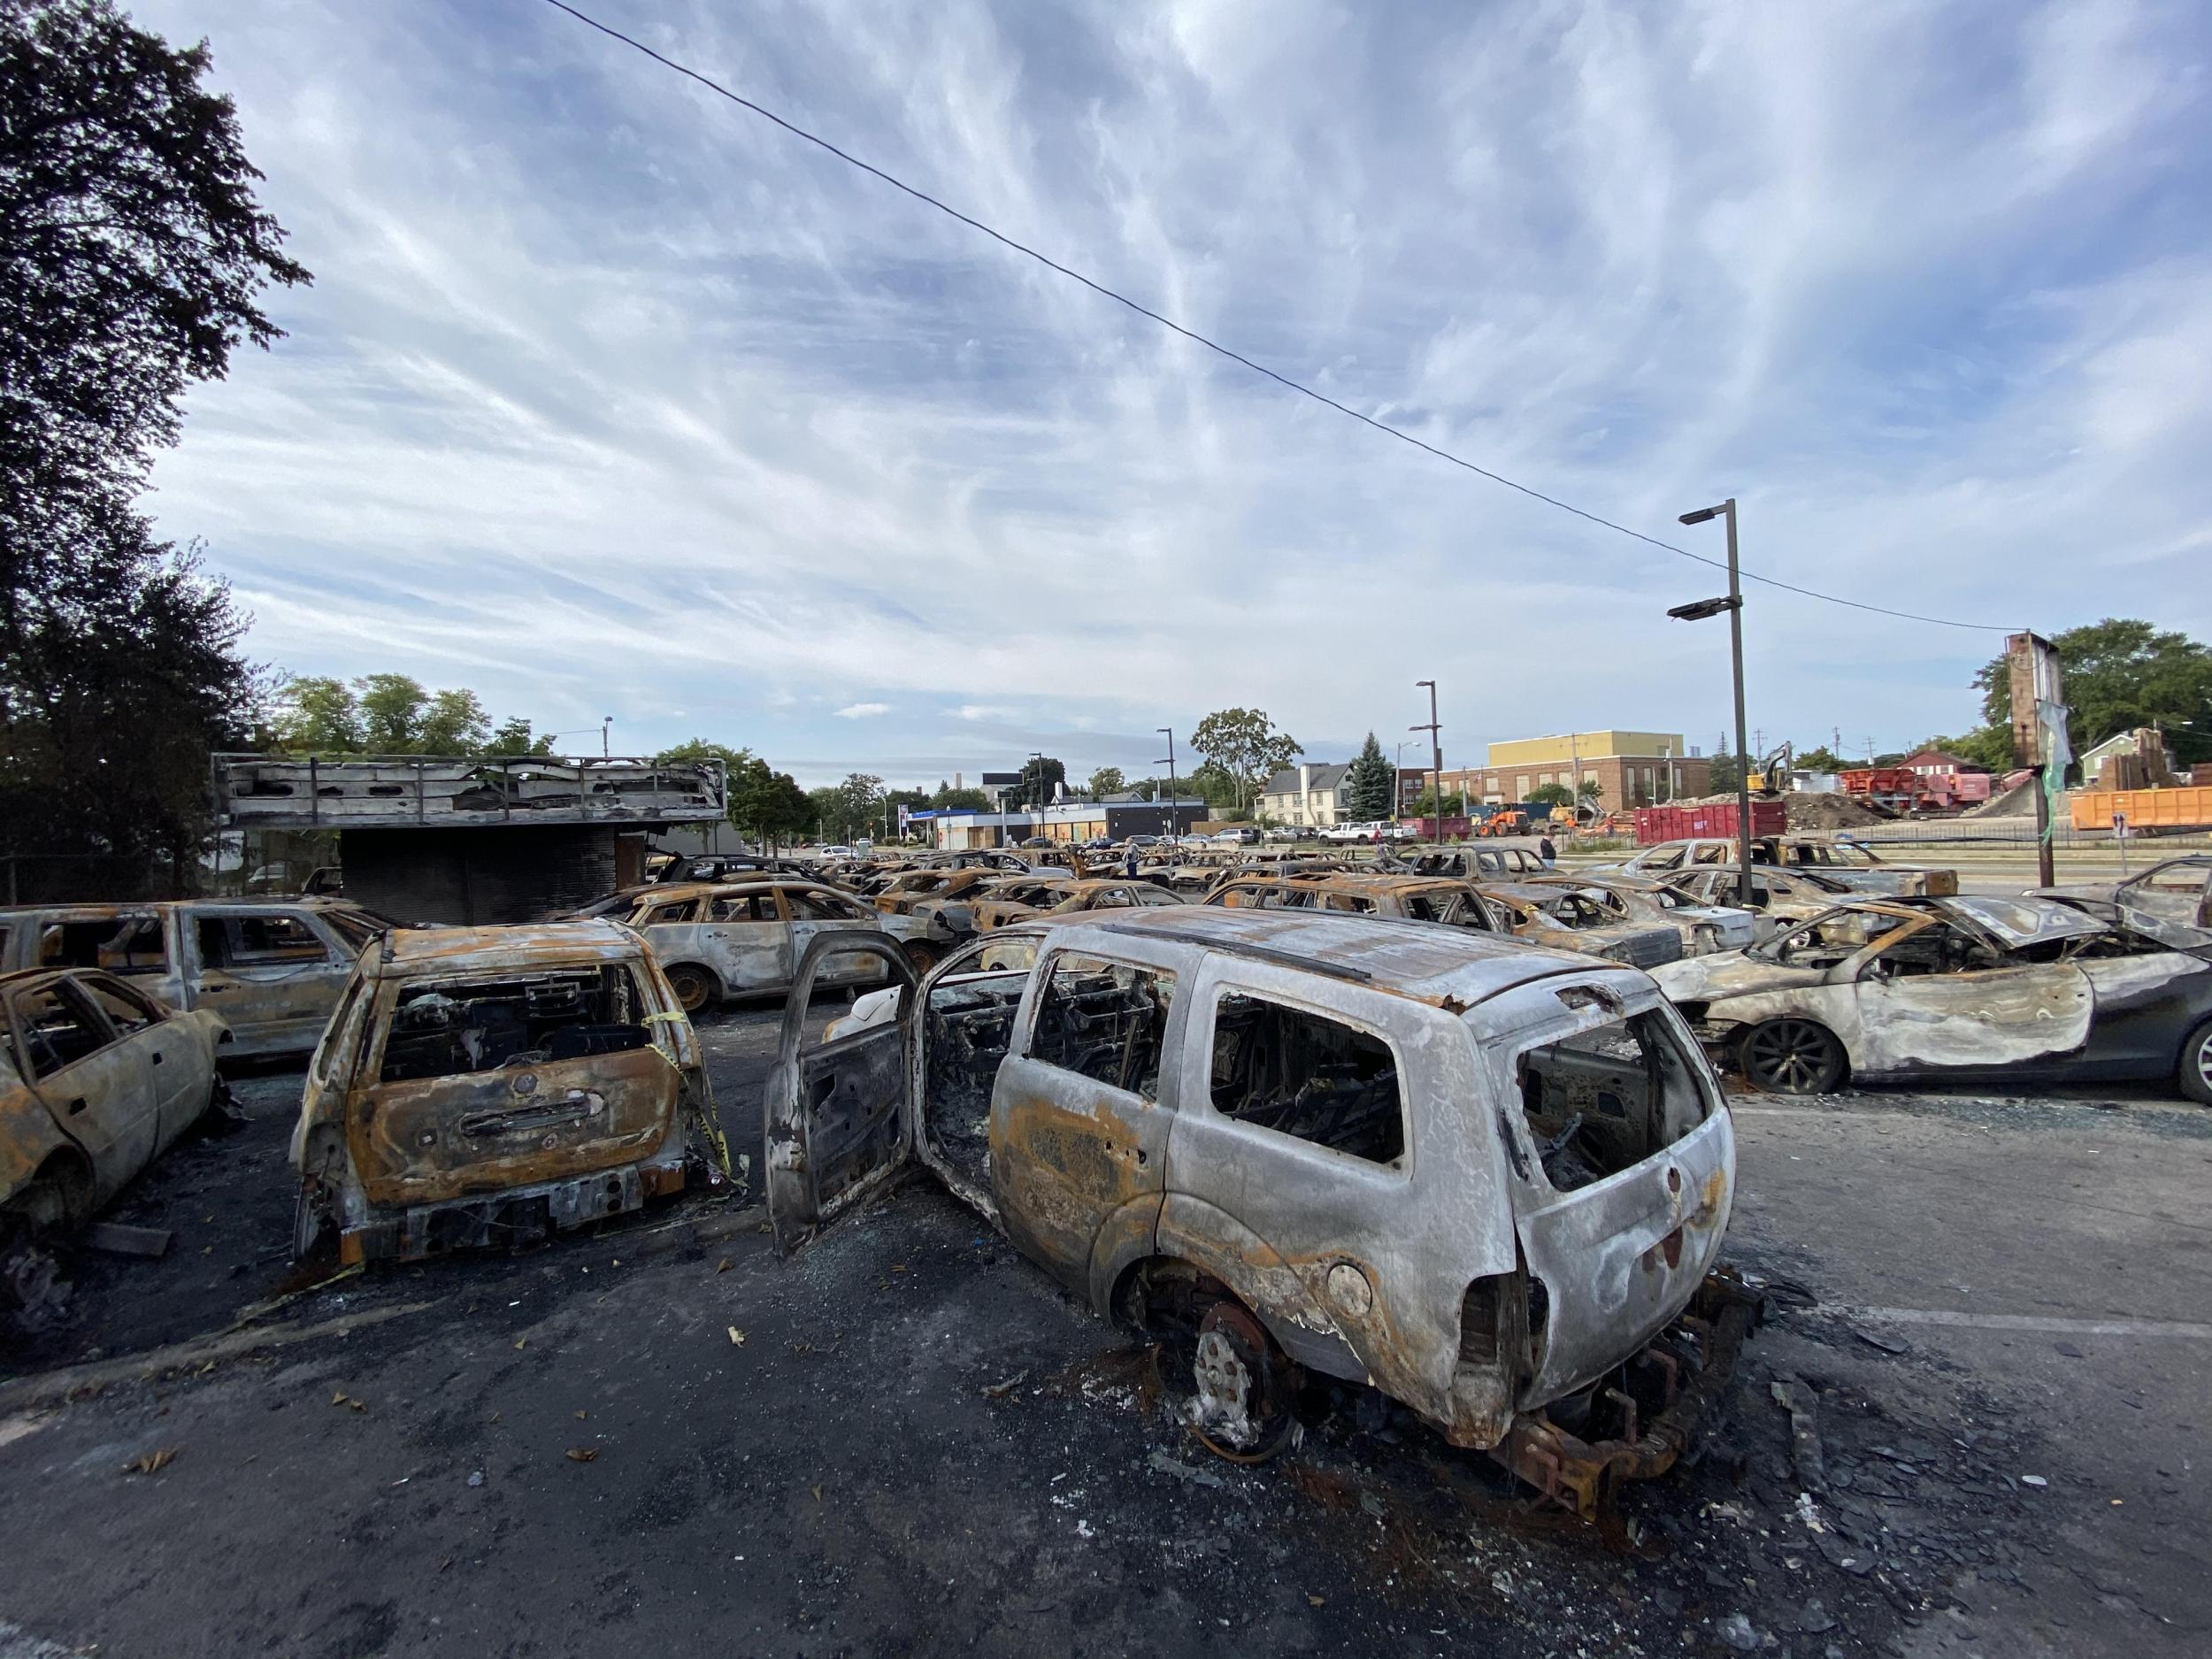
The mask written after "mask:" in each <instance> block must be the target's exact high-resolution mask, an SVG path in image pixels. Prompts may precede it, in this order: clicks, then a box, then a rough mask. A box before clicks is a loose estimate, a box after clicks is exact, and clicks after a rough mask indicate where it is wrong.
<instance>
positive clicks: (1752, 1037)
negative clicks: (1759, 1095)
mask: <svg viewBox="0 0 2212 1659" xmlns="http://www.w3.org/2000/svg"><path fill="white" fill-rule="evenodd" d="M1738 1052H1739V1056H1740V1058H1739V1064H1740V1065H1741V1066H1742V1068H1743V1074H1744V1076H1745V1077H1747V1078H1748V1079H1750V1080H1751V1081H1752V1082H1753V1083H1755V1084H1756V1085H1757V1086H1758V1087H1761V1088H1763V1089H1766V1090H1768V1091H1769V1092H1770V1093H1772V1094H1834V1093H1835V1091H1836V1087H1837V1086H1838V1085H1839V1084H1840V1083H1841V1082H1842V1081H1843V1071H1844V1055H1843V1045H1842V1044H1841V1043H1839V1042H1838V1041H1836V1036H1835V1033H1833V1032H1832V1031H1830V1030H1829V1029H1828V1028H1827V1027H1826V1026H1825V1025H1816V1024H1814V1023H1813V1022H1812V1021H1811V1020H1809V1019H1770V1020H1769V1021H1767V1022H1766V1024H1765V1025H1755V1026H1754V1027H1752V1029H1751V1031H1750V1032H1749V1033H1747V1034H1746V1036H1745V1037H1744V1040H1743V1046H1742V1048H1740V1050H1739V1051H1738Z"/></svg>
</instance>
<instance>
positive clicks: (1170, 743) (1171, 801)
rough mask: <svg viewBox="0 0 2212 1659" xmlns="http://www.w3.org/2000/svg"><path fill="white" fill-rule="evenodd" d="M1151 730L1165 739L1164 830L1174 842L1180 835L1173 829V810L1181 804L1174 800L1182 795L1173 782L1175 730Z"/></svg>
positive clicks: (1167, 728) (1156, 762)
mask: <svg viewBox="0 0 2212 1659" xmlns="http://www.w3.org/2000/svg"><path fill="white" fill-rule="evenodd" d="M1153 729H1154V730H1156V731H1157V732H1158V733H1160V734H1161V735H1162V736H1163V737H1164V738H1166V739H1167V821H1166V828H1167V833H1168V839H1169V840H1170V841H1174V840H1176V839H1178V838H1179V833H1180V832H1179V831H1178V830H1177V829H1176V827H1175V809H1176V808H1177V807H1178V806H1179V805H1181V804H1182V803H1180V802H1179V801H1178V800H1177V799H1176V796H1177V795H1180V794H1181V793H1182V791H1181V790H1180V788H1179V787H1177V785H1176V782H1175V730H1174V728H1173V727H1172V726H1156V727H1155V728H1153ZM1152 764H1154V765H1158V764H1160V763H1159V762H1158V761H1154V762H1153V763H1152Z"/></svg>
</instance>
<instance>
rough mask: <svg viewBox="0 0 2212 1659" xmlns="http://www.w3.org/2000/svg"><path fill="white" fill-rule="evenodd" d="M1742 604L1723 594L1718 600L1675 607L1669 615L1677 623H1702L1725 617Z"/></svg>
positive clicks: (1701, 600)
mask: <svg viewBox="0 0 2212 1659" xmlns="http://www.w3.org/2000/svg"><path fill="white" fill-rule="evenodd" d="M1742 603H1743V601H1742V600H1740V599H1731V598H1729V597H1728V595H1725V594H1723V595H1721V596H1720V597H1719V598H1718V599H1700V600H1698V601H1696V602H1695V603H1693V604H1686V605H1675V606H1673V607H1671V609H1670V610H1669V611H1668V612H1667V614H1668V615H1669V616H1671V617H1672V618H1674V619H1675V620H1676V621H1677V622H1702V621H1704V620H1705V618H1708V617H1717V616H1724V615H1726V614H1727V613H1728V612H1729V611H1734V610H1736V609H1738V608H1739V607H1740V606H1741V605H1742Z"/></svg>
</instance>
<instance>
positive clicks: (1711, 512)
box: [1682, 506, 1728, 524]
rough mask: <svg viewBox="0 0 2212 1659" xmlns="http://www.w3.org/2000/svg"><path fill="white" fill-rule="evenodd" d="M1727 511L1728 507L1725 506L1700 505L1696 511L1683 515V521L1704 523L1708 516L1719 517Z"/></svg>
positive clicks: (1686, 522) (1685, 522)
mask: <svg viewBox="0 0 2212 1659" xmlns="http://www.w3.org/2000/svg"><path fill="white" fill-rule="evenodd" d="M1725 511H1728V510H1727V508H1726V507H1724V506H1723V507H1700V508H1699V509H1698V510H1697V511H1695V512H1686V513H1684V514H1683V515H1682V522H1683V523H1684V524H1703V523H1704V522H1705V521H1706V520H1707V519H1708V518H1719V517H1720V516H1721V514H1722V513H1724V512H1725Z"/></svg>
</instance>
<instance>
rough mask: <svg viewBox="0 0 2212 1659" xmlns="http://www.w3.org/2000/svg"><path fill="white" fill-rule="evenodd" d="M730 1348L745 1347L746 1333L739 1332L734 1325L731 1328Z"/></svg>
mask: <svg viewBox="0 0 2212 1659" xmlns="http://www.w3.org/2000/svg"><path fill="white" fill-rule="evenodd" d="M730 1346H731V1347H732V1348H743V1347H744V1346H745V1333H744V1332H742V1331H741V1330H739V1329H738V1328H737V1327H736V1326H735V1325H732V1326H731V1327H730Z"/></svg>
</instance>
